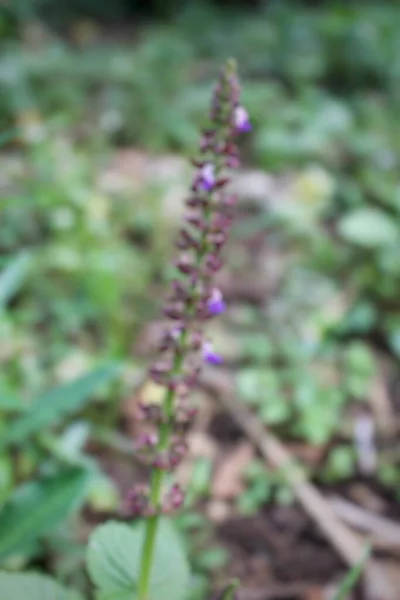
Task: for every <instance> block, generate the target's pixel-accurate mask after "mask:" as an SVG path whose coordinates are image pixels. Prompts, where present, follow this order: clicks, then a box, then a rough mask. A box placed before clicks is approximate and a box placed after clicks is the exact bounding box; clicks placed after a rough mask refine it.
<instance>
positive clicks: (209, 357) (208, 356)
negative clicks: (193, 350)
mask: <svg viewBox="0 0 400 600" xmlns="http://www.w3.org/2000/svg"><path fill="white" fill-rule="evenodd" d="M203 358H204V360H205V361H206V362H208V363H210V364H211V365H220V364H222V362H223V360H222V357H221V356H220V355H219V354H217V353H216V352H214V349H213V347H212V344H211V342H204V343H203Z"/></svg>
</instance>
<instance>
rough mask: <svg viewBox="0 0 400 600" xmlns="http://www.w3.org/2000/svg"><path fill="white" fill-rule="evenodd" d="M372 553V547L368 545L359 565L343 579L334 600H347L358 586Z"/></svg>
mask: <svg viewBox="0 0 400 600" xmlns="http://www.w3.org/2000/svg"><path fill="white" fill-rule="evenodd" d="M370 553H371V547H370V546H369V545H367V546H366V547H365V549H364V552H363V554H362V556H361V558H360V560H359V562H358V563H357V564H355V565H354V567H352V569H351V570H350V571H349V572H348V573H347V575H346V577H345V578H344V579H343V581H342V583H341V584H340V586H339V589H338V591H337V592H336V594H335V596H334V599H333V600H345V599H346V598H347V596H348V594H349V593H350V592H351V590H352V589H353V588H354V586H355V585H356V583H357V581H358V580H359V578H360V576H361V574H362V572H363V569H364V566H365V563H366V562H367V560H368V558H369V556H370Z"/></svg>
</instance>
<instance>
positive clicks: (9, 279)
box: [0, 252, 31, 309]
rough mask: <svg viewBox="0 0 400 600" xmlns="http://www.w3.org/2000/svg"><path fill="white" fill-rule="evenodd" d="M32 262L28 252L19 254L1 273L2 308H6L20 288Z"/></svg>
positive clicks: (0, 296)
mask: <svg viewBox="0 0 400 600" xmlns="http://www.w3.org/2000/svg"><path fill="white" fill-rule="evenodd" d="M30 262H31V257H30V255H29V254H27V253H26V252H23V253H21V254H19V255H18V256H17V257H16V258H14V259H13V260H12V261H11V263H10V264H9V265H8V266H7V267H6V268H5V269H4V271H3V272H2V273H1V274H0V309H2V308H4V307H5V306H6V304H7V303H8V302H9V301H10V300H11V298H12V297H13V296H14V294H15V293H16V292H17V291H18V290H19V288H20V286H21V284H22V282H23V280H24V278H25V276H26V274H27V272H28V268H29V265H30Z"/></svg>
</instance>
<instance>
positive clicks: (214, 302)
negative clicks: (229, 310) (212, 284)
mask: <svg viewBox="0 0 400 600" xmlns="http://www.w3.org/2000/svg"><path fill="white" fill-rule="evenodd" d="M207 309H208V312H209V313H210V315H220V314H221V313H223V312H225V310H226V304H225V302H224V299H223V297H222V294H221V292H220V290H219V289H218V288H214V289H213V291H212V292H211V295H210V297H209V299H208V300H207Z"/></svg>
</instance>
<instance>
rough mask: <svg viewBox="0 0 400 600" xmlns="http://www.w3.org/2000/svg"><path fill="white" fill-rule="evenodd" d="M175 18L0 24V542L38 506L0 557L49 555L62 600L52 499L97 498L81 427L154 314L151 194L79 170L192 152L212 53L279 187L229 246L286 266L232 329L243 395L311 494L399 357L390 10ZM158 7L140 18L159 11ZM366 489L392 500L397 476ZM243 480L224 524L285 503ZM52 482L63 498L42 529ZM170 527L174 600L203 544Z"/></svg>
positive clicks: (188, 8) (127, 382) (160, 227)
mask: <svg viewBox="0 0 400 600" xmlns="http://www.w3.org/2000/svg"><path fill="white" fill-rule="evenodd" d="M113 4H114V3H113ZM183 4H184V5H185V8H184V9H182V10H180V11H178V12H177V13H175V15H174V19H173V21H168V20H167V19H164V20H159V21H157V22H141V21H139V22H136V21H134V20H133V21H129V20H128V17H127V15H128V14H131V11H132V8H133V9H135V3H134V2H131V3H128V2H124V1H123V0H120V1H119V2H117V3H115V6H113V7H111V4H110V3H94V2H90V0H86V1H83V0H82V1H81V2H78V1H76V2H74V3H55V2H52V1H50V0H48V1H47V2H46V1H44V0H43V1H40V0H37V1H33V0H29V1H28V0H26V1H25V2H23V1H22V0H20V1H19V2H15V3H12V4H9V5H8V6H7V7H3V6H2V7H1V8H0V35H1V41H0V45H1V48H0V50H1V54H0V86H1V89H2V94H1V95H0V129H1V136H0V144H1V146H2V149H1V157H2V167H1V175H0V196H1V197H0V216H1V223H2V225H1V230H2V231H1V239H0V339H1V351H0V362H1V367H2V368H1V373H0V428H1V433H2V437H3V434H4V437H3V442H2V444H1V446H0V447H1V454H0V499H1V501H2V502H4V503H5V506H4V509H3V512H0V525H1V523H2V522H4V519H5V520H8V519H9V517H8V515H11V516H12V515H14V517H13V518H14V519H15V522H16V521H18V522H19V521H21V519H20V515H23V514H24V513H26V512H27V511H32V514H34V513H35V511H36V510H38V507H39V506H42V505H43V502H42V500H43V497H44V496H46V497H47V501H48V504H49V509H48V510H49V513H48V515H49V516H48V517H47V513H46V511H45V509H46V510H47V508H46V506H47V504H46V503H45V504H44V509H43V510H44V512H43V513H40V511H39V517H40V518H39V519H37V520H33V521H32V524H30V523H29V525H30V527H29V528H28V530H27V534H26V538H24V537H23V535H24V532H25V533H26V530H25V529H24V530H23V531H22V530H21V531H22V533H18V531H19V530H18V529H15V531H16V532H17V533H18V535H20V537H18V536H17V538H16V540H15V546H13V544H14V540H13V539H11V538H12V536H11V533H10V534H9V535H10V536H11V538H10V539H11V542H12V543H11V542H10V543H9V546H8V547H7V545H6V546H5V547H6V549H7V548H9V549H10V548H11V550H10V555H9V552H8V550H7V552H5V553H4V556H5V560H6V561H7V562H6V566H7V567H8V568H18V567H20V566H23V565H24V564H29V561H31V560H32V558H35V557H38V556H43V555H46V553H47V555H48V554H49V553H52V556H53V555H56V556H57V560H56V561H55V570H56V571H57V573H60V574H61V577H62V578H64V579H67V580H70V579H72V580H73V581H74V582H75V583H77V585H79V587H80V588H82V589H85V585H86V581H85V579H84V577H83V575H82V560H83V557H82V546H81V545H80V544H79V543H78V542H77V541H76V535H75V534H76V531H77V529H78V526H77V524H76V523H75V527H72V528H71V531H70V530H69V529H68V531H65V529H63V523H64V522H65V519H66V518H71V517H70V513H71V511H72V508H73V505H74V503H73V502H70V494H71V493H72V492H73V495H74V496H75V497H76V499H77V500H79V501H83V500H84V498H88V499H89V504H90V507H91V509H92V510H96V509H98V510H114V509H115V507H116V505H117V503H118V493H117V491H116V489H115V486H114V485H113V482H112V481H111V480H110V478H108V477H107V476H106V475H105V474H104V473H103V472H102V469H101V466H100V465H99V464H97V461H96V460H95V459H94V458H93V456H92V455H89V454H88V453H87V445H88V444H89V442H90V440H92V439H93V438H95V437H96V435H97V434H98V432H99V427H101V428H102V435H103V434H104V430H106V431H111V430H113V429H114V428H116V427H117V424H118V422H119V401H118V398H121V396H123V393H122V392H121V388H123V391H124V390H125V386H129V387H130V386H131V385H132V382H135V381H136V378H137V376H138V374H140V373H141V372H142V368H143V364H142V359H141V354H140V352H136V357H135V358H134V359H133V358H132V356H131V355H132V354H133V352H132V350H133V349H134V350H135V351H136V350H137V349H138V348H139V347H140V339H139V333H140V332H141V330H142V328H143V324H144V323H147V322H148V321H150V320H151V318H153V317H154V316H155V315H156V314H157V310H158V308H159V301H160V299H159V296H160V289H161V288H160V284H162V282H163V281H165V280H167V279H168V277H169V269H168V264H167V259H168V256H169V252H170V250H169V248H170V247H171V246H172V244H171V231H172V229H173V226H172V227H171V226H170V224H169V223H167V220H166V219H165V212H163V210H162V203H163V194H164V191H165V190H163V189H159V188H158V187H156V186H152V187H149V186H148V187H145V188H143V186H138V188H137V191H135V189H136V188H135V189H134V190H133V191H132V190H131V189H130V190H129V191H127V190H125V189H120V188H118V187H117V188H113V186H112V185H111V187H110V186H109V187H107V185H104V182H103V183H102V174H104V171H105V170H107V168H108V165H109V164H110V161H111V159H112V158H113V154H114V151H115V149H116V148H117V147H121V146H134V147H138V148H140V149H141V151H143V152H159V153H167V152H179V153H182V154H186V155H191V154H192V153H193V152H194V149H195V147H196V143H197V139H198V127H199V125H202V124H203V123H204V121H205V115H204V110H205V107H206V106H207V103H208V96H209V91H210V83H211V81H212V80H213V79H214V76H215V72H216V65H217V64H218V63H219V62H220V61H222V60H223V59H225V57H226V56H228V55H235V56H236V57H237V59H238V61H239V64H240V69H241V75H242V79H243V81H244V82H245V86H244V102H245V104H246V106H247V107H248V109H249V112H250V113H251V117H252V121H253V124H254V129H253V133H252V134H251V136H250V139H249V141H248V142H247V146H246V147H245V157H246V162H247V163H250V162H251V164H252V166H255V167H258V168H259V169H261V170H266V171H268V172H270V173H272V174H274V176H275V177H276V180H277V181H278V183H280V182H281V181H282V182H283V186H282V187H284V182H285V177H286V176H287V175H288V174H289V176H290V177H291V178H292V179H293V181H294V183H293V185H292V187H291V188H290V193H289V196H290V197H289V198H287V197H286V198H284V201H283V202H281V203H279V202H277V203H276V204H277V206H275V204H274V199H273V198H265V205H266V206H270V204H271V205H273V209H272V210H265V211H263V212H262V214H261V215H260V214H257V215H256V217H255V219H254V220H253V221H252V220H251V218H249V219H247V220H246V221H244V222H241V223H239V224H238V228H237V231H236V233H237V234H238V237H237V243H238V245H239V244H240V240H239V237H240V235H242V236H243V237H244V238H246V235H251V234H257V233H261V234H265V235H266V236H267V237H268V241H269V242H270V240H272V241H271V242H270V243H271V245H272V247H274V248H278V250H279V251H280V252H282V253H283V254H289V255H290V265H289V267H285V273H284V275H283V278H282V279H283V281H282V286H281V288H280V289H279V290H278V292H277V293H276V294H275V297H274V298H272V299H268V303H269V305H270V306H269V308H268V310H267V311H265V310H264V307H263V309H262V310H259V311H258V310H253V309H252V308H249V310H248V311H247V312H246V314H244V312H243V314H242V318H243V319H248V322H247V324H250V327H249V331H250V332H247V333H245V334H244V333H243V331H242V330H241V331H239V333H238V334H237V340H238V342H239V345H240V351H241V357H242V358H243V359H244V360H243V364H240V365H239V368H238V369H237V373H236V384H237V389H238V391H239V392H240V395H241V397H242V399H243V400H244V401H245V402H247V403H248V404H249V405H250V406H251V407H253V408H255V409H256V410H257V411H258V413H259V415H260V418H261V419H262V421H263V422H264V423H265V424H266V425H267V426H269V427H272V428H274V430H275V431H277V432H278V433H279V434H280V435H282V436H283V437H285V439H289V440H291V439H294V440H296V441H300V443H306V444H308V445H312V446H316V447H317V448H322V449H324V450H325V455H324V458H323V460H321V464H319V465H318V467H317V469H316V471H317V472H316V473H312V475H313V476H315V477H316V478H318V477H319V478H320V480H321V481H323V482H328V483H329V482H336V481H337V480H342V479H348V478H349V477H351V476H352V475H353V474H354V472H355V469H356V465H355V463H356V456H355V452H354V448H353V446H352V440H351V431H350V432H349V431H344V425H345V424H346V423H344V422H345V421H346V415H347V414H348V413H347V410H348V407H349V405H350V404H361V403H362V405H363V406H365V400H366V399H367V397H368V395H369V391H370V387H371V382H372V380H373V378H374V377H375V375H376V369H377V365H376V364H375V358H374V352H373V350H375V348H376V347H378V348H379V349H384V350H385V351H386V352H388V354H389V355H390V356H391V357H392V358H393V359H394V360H398V358H399V357H400V300H399V294H398V290H399V286H400V258H399V256H400V255H399V251H398V249H399V241H400V186H399V181H398V167H399V164H398V163H399V156H400V142H399V140H400V136H399V123H400V120H399V116H400V115H399V113H400V103H399V101H398V100H399V98H398V96H399V74H400V52H399V50H400V46H399V44H400V42H399V36H398V31H399V29H400V11H399V10H398V8H397V7H396V6H395V3H389V2H379V3H378V2H366V3H365V4H364V3H344V2H343V3H340V2H338V3H326V4H324V5H323V6H320V7H319V8H315V7H314V8H313V7H310V6H308V5H307V4H301V3H290V2H272V3H268V5H265V7H264V8H263V7H262V6H260V8H259V9H258V11H255V10H252V11H250V10H249V8H248V7H247V8H246V6H245V3H239V4H240V5H241V7H237V6H236V7H233V3H232V4H231V3H228V4H229V6H222V5H220V3H214V4H211V3H210V4H208V3H205V2H204V3H202V2H190V3H182V5H183ZM260 4H262V3H260ZM100 5H101V7H102V10H103V9H104V12H101V11H100V12H99V6H100ZM161 5H165V3H158V6H157V2H154V3H151V9H153V10H155V11H156V13H157V14H159V15H161V16H164V15H162V8H163V7H162V6H161ZM170 6H171V7H172V10H176V6H177V4H175V5H174V3H171V5H170ZM111 8H112V10H111ZM109 9H110V10H111V12H108V10H109ZM157 11H161V12H157ZM133 12H134V11H133ZM134 14H136V13H135V12H134ZM43 17H46V19H45V20H44V19H43ZM125 19H126V22H127V25H126V26H122V24H121V20H123V21H124V25H125ZM108 21H112V23H113V24H112V26H111V27H110V26H109V25H108V27H107V26H106V24H105V23H106V22H108ZM139 171H140V169H139ZM132 179H133V180H135V179H140V173H134V174H133V176H132ZM180 193H181V192H180V190H179V193H178V191H177V192H176V194H178V195H179V196H180ZM263 206H264V205H263ZM240 231H241V232H242V233H240ZM246 232H247V233H246ZM249 232H250V233H249ZM238 252H239V254H240V251H238ZM235 256H236V255H235V252H233V253H232V256H231V257H230V260H231V261H232V264H233V263H234V261H235ZM238 260H239V261H240V260H241V258H240V256H239V259H238ZM266 260H269V258H268V255H266ZM234 266H235V265H234V264H233V267H234ZM310 290H312V293H310ZM339 296H341V300H340V302H339V306H335V301H336V300H337V298H338V297H339ZM234 333H236V331H234ZM115 359H117V360H118V361H120V362H121V361H125V362H126V363H127V365H126V368H125V371H124V379H123V382H122V383H119V384H114V387H110V386H109V387H108V388H106V389H105V390H102V389H100V391H98V390H97V388H96V385H97V384H96V382H97V381H98V378H99V379H100V383H101V382H102V381H103V383H105V380H106V379H108V376H107V373H108V371H107V369H108V368H109V369H110V373H111V371H113V369H114V366H113V365H111V364H110V363H111V362H113V361H115ZM104 362H106V367H105V369H106V375H105V377H104V380H103V376H102V373H103V375H104V371H102V370H101V369H100V371H99V370H98V367H97V365H98V363H104ZM107 365H109V366H107ZM88 373H89V374H88ZM99 373H100V375H99ZM111 378H112V376H111V375H110V380H111ZM70 380H72V383H71V382H70ZM67 382H69V383H67ZM88 382H89V383H88ZM92 384H93V385H92ZM49 388H50V389H51V390H53V391H50V392H48V389H49ZM71 390H72V392H71ZM71 394H72V396H71ZM35 398H36V400H34V399H35ZM67 405H68V406H67ZM340 436H344V437H345V438H346V439H342V438H341V437H340ZM103 437H104V435H103ZM105 437H107V436H105ZM338 438H339V440H338ZM349 438H350V439H349ZM378 476H379V478H380V480H381V481H382V483H383V484H384V485H386V486H387V487H388V488H391V489H395V490H396V489H398V484H399V481H400V475H399V468H398V466H397V463H394V464H393V461H392V462H391V463H387V464H386V463H384V464H382V465H381V469H380V472H379V474H378ZM211 478H212V465H211V464H210V462H209V461H206V460H204V461H199V462H198V463H197V464H196V466H195V470H194V474H193V482H192V489H191V491H190V494H191V496H192V499H193V500H196V501H198V502H199V501H201V500H202V499H204V498H206V497H207V495H208V494H209V487H210V481H211ZM246 478H247V489H246V492H245V493H244V494H243V496H242V497H241V498H239V499H238V507H239V509H240V510H242V511H243V512H245V513H247V514H248V513H251V512H254V511H256V510H258V509H259V508H260V507H261V506H262V505H263V504H265V503H266V502H270V501H278V502H281V503H287V502H290V501H291V500H292V494H291V491H290V489H289V488H288V487H287V485H286V484H284V482H283V479H282V477H281V476H280V474H279V473H278V474H277V473H270V472H268V471H266V470H265V468H264V466H262V465H260V463H254V464H252V465H251V466H250V468H249V470H248V473H247V474H246ZM27 480H33V481H29V482H28V483H27ZM54 481H56V482H58V483H57V486H56V487H58V486H59V487H60V488H61V489H64V487H65V490H66V492H65V495H64V494H63V495H62V496H63V500H64V501H65V502H61V503H60V505H59V504H58V503H57V507H56V508H57V510H56V511H52V510H51V509H52V506H53V504H52V495H51V494H48V489H49V487H50V489H52V485H53V482H54ZM60 481H61V484H60V483H59V482H60ZM27 486H28V487H27ZM75 486H76V487H75ZM71 490H72V492H71ZM190 494H189V495H190ZM18 511H19V512H18ZM47 518H48V519H49V520H48V521H47ZM185 518H186V523H182V524H181V525H182V529H183V530H184V531H185V530H186V532H187V533H188V536H187V537H188V538H190V540H189V541H188V546H189V547H190V550H191V554H192V563H193V564H194V565H195V568H196V572H197V575H196V577H197V579H196V580H194V582H193V594H192V595H193V598H196V599H197V598H201V597H204V589H205V588H206V581H205V579H204V577H205V574H208V573H209V572H210V571H212V570H213V569H215V570H218V569H219V568H221V565H223V563H224V561H225V560H226V554H225V553H224V550H223V549H220V548H218V547H217V548H212V549H211V550H210V549H209V548H208V545H207V544H208V542H209V536H210V532H209V530H208V529H207V528H206V527H205V525H204V522H203V521H202V520H201V519H202V518H203V517H202V516H201V515H197V513H194V514H187V515H185ZM2 519H3V521H2ZM190 519H192V521H190ZM196 519H197V521H196ZM199 519H200V521H199ZM45 521H46V522H45ZM12 522H13V521H11V523H12ZM48 523H51V524H52V525H54V527H55V530H54V532H53V533H52V535H51V536H50V535H49V534H48V528H47V525H48ZM22 524H23V522H22ZM8 527H9V531H10V532H11V529H12V532H14V526H13V527H12V528H11V529H10V527H11V525H9V526H8ZM15 535H16V534H15ZM193 539H195V540H196V542H195V544H194V546H195V547H193V544H192V546H191V542H193ZM6 542H7V539H6ZM1 543H2V542H1V539H0V554H1V551H2V550H1V549H2V546H1ZM4 543H5V542H4ZM15 548H16V549H17V550H16V552H14V550H15ZM21 548H22V551H21ZM49 549H50V550H49ZM6 555H7V556H6ZM40 585H41V583H40Z"/></svg>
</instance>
